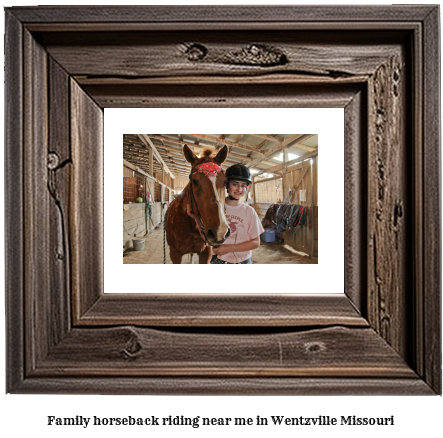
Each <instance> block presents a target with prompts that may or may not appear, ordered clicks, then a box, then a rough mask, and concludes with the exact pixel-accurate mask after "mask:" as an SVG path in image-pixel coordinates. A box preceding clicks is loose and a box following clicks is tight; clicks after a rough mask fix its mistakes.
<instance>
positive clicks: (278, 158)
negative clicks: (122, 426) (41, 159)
mask: <svg viewBox="0 0 443 438" xmlns="http://www.w3.org/2000/svg"><path fill="white" fill-rule="evenodd" d="M185 144H187V145H188V146H189V147H190V148H191V150H193V152H194V153H195V154H196V155H201V154H202V153H203V151H204V150H205V149H210V150H212V151H213V153H214V154H216V153H217V151H218V150H219V149H221V148H222V147H223V146H224V145H226V146H227V147H228V149H229V153H228V157H227V159H226V161H225V162H224V163H223V164H222V168H223V169H224V170H225V169H226V168H228V167H229V166H232V165H233V164H236V163H241V164H244V165H245V166H247V167H248V168H249V169H250V171H251V174H252V179H253V183H252V186H251V187H250V189H249V191H248V193H247V194H246V196H245V198H244V199H243V202H247V203H248V204H249V205H250V206H251V207H253V208H254V209H255V211H256V212H257V214H258V216H259V218H260V219H261V220H262V223H264V226H265V233H263V235H262V236H261V244H260V247H259V248H258V249H256V250H254V251H253V252H252V263H253V264H315V263H318V196H317V192H318V171H317V169H318V135H316V134H125V135H124V136H123V263H125V264H162V263H166V264H168V263H171V260H170V258H169V248H168V246H167V242H166V239H164V220H165V214H166V211H167V209H168V206H169V204H170V203H171V202H172V201H173V200H174V198H175V197H176V196H178V195H179V194H180V193H181V191H182V190H183V189H184V188H185V186H186V185H187V184H188V182H189V173H190V171H191V166H190V164H189V163H188V162H187V161H186V159H185V158H184V156H183V153H182V148H183V145H185ZM289 206H294V207H289ZM299 207H304V208H300V211H304V216H303V220H302V221H301V222H300V221H299V222H300V223H298V224H295V223H292V222H291V219H293V218H291V217H290V215H289V214H287V217H286V218H285V217H284V211H289V210H293V209H294V208H299ZM297 211H298V210H297ZM267 213H268V214H267ZM265 216H266V218H265ZM266 219H267V220H266ZM269 219H271V220H269ZM288 221H289V222H288ZM286 222H287V223H286ZM183 263H198V257H195V256H191V255H188V256H185V257H184V258H183Z"/></svg>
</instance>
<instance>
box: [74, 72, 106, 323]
mask: <svg viewBox="0 0 443 438" xmlns="http://www.w3.org/2000/svg"><path fill="white" fill-rule="evenodd" d="M70 90H71V95H70V97H71V100H70V111H71V119H70V120H71V129H70V133H71V159H72V163H73V164H72V165H73V172H74V175H73V180H72V181H73V182H72V185H71V194H70V202H71V205H70V213H71V216H70V230H69V233H70V239H71V241H70V245H71V255H72V269H71V282H72V283H71V284H72V299H73V302H72V304H73V318H74V319H78V318H79V315H81V314H82V313H84V312H85V311H86V309H89V308H90V307H91V306H92V305H93V304H94V303H95V302H96V300H97V299H98V298H99V297H100V296H101V295H102V294H103V275H104V274H103V219H104V218H103V208H104V207H103V153H104V151H103V110H102V109H101V108H99V107H98V106H97V105H96V104H95V103H94V102H93V101H92V100H91V98H90V97H89V96H88V95H86V94H85V92H84V91H83V90H82V89H81V88H80V87H79V86H78V85H77V84H76V83H75V82H74V81H72V79H71V84H70ZM91 219H92V220H91Z"/></svg>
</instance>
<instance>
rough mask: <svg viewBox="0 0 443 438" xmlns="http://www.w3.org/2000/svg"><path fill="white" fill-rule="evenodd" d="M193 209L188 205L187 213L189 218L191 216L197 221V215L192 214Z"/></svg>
mask: <svg viewBox="0 0 443 438" xmlns="http://www.w3.org/2000/svg"><path fill="white" fill-rule="evenodd" d="M191 208H192V207H191V204H187V205H186V213H188V216H191V217H192V218H193V219H195V220H197V219H198V217H197V215H196V214H194V213H193V212H192V210H191Z"/></svg>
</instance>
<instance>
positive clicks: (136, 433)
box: [0, 0, 443, 438]
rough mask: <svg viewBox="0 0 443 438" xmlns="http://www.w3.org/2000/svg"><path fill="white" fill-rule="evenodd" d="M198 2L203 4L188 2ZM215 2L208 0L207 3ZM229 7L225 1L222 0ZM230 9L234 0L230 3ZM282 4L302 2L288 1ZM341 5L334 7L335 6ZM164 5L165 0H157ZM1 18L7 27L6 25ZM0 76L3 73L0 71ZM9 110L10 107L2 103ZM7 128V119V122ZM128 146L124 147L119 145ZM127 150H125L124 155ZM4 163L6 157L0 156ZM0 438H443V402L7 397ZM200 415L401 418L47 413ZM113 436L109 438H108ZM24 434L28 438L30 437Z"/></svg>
mask: <svg viewBox="0 0 443 438" xmlns="http://www.w3.org/2000/svg"><path fill="white" fill-rule="evenodd" d="M50 3H53V4H61V3H62V2H60V1H57V2H49V1H45V4H50ZM94 3H95V4H112V3H113V2H112V1H109V0H107V1H95V2H94ZM187 3H188V4H189V3H192V4H198V2H187ZM205 3H208V2H202V4H205ZM218 3H219V4H222V3H223V2H218ZM225 3H227V4H229V3H231V4H232V2H225ZM258 3H264V4H266V3H271V2H270V1H267V2H262V1H260V0H252V1H247V0H243V1H242V2H241V4H258ZM278 3H279V4H297V2H294V1H292V2H285V1H284V0H280V1H279V2H278ZM309 3H311V4H327V3H328V2H324V1H323V2H321V1H319V2H309V1H307V0H304V1H302V2H300V4H309ZM331 3H334V2H331ZM336 3H340V4H351V5H352V4H356V3H357V1H356V0H354V1H346V0H340V1H339V2H336ZM364 3H365V4H370V3H372V4H389V2H382V1H375V2H374V1H369V0H366V1H365V2H364ZM31 4H32V3H30V2H23V1H22V2H20V1H14V2H12V1H11V2H10V3H4V5H5V6H6V5H14V6H18V5H31ZM131 4H148V3H147V2H137V1H133V2H131ZM156 4H164V2H156ZM3 22H4V21H3V20H1V24H0V25H1V26H3ZM0 74H3V71H2V69H0ZM1 107H2V108H3V105H2V106H1ZM0 123H2V124H3V118H1V119H0ZM120 145H121V143H120ZM120 147H121V146H119V150H121V149H120ZM0 160H3V154H0ZM2 164H3V163H0V172H3V165H2ZM3 181H4V179H3V175H0V190H1V193H0V195H2V199H3V198H4V197H3ZM0 215H1V216H0V219H1V223H2V224H3V220H4V212H3V209H1V210H0ZM3 239H4V233H0V244H3ZM0 275H1V279H0V280H1V284H4V264H3V263H1V264H0ZM0 303H1V304H0V305H1V306H2V308H1V311H0V327H1V330H4V322H5V321H4V308H3V306H4V300H0ZM0 354H1V356H2V357H3V358H4V357H5V350H4V336H3V335H2V336H0ZM0 367H1V368H0V393H1V392H2V391H4V387H5V385H4V360H2V361H0ZM0 403H1V406H0V416H1V417H0V433H1V434H2V436H5V437H13V436H22V434H26V435H29V434H32V436H37V437H40V436H42V437H43V436H44V437H48V438H50V437H57V438H58V437H60V436H63V437H65V438H70V437H75V438H79V437H81V436H90V437H92V436H93V437H97V436H102V435H103V436H106V437H107V438H112V437H121V436H122V435H123V434H128V435H129V434H131V436H132V437H147V436H154V437H167V436H170V435H171V436H172V434H174V435H175V434H179V435H180V436H181V437H194V436H201V437H203V436H204V437H206V436H208V434H209V433H210V434H211V436H213V437H223V438H224V437H225V436H226V435H228V434H229V435H230V436H243V435H246V434H254V436H256V437H257V438H259V437H266V438H268V437H269V435H270V434H272V435H276V434H278V436H280V437H291V438H293V437H294V436H300V437H304V436H308V434H309V436H312V437H320V436H325V435H326V436H328V437H340V438H345V437H350V438H351V437H352V438H355V436H359V437H361V438H365V437H370V438H373V437H374V434H377V435H378V436H380V437H383V438H388V437H389V438H391V437H392V436H401V437H410V436H439V435H441V432H442V421H441V413H442V412H443V403H442V398H441V397H406V396H405V397H296V396H292V397H240V396H237V397H191V396H176V397H170V396H169V397H153V396H65V395H51V396H49V395H0ZM182 414H183V415H189V416H195V415H201V416H213V417H217V416H228V417H236V416H243V417H249V416H250V417H254V418H255V416H256V415H261V416H270V415H286V416H299V415H304V416H312V415H319V414H322V415H330V416H340V415H354V414H355V415H359V416H389V415H391V414H394V415H395V419H396V424H395V426H394V427H393V428H392V427H389V428H377V429H374V428H372V427H335V428H333V427H328V428H324V427H319V428H312V427H311V428H307V427H303V428H300V427H296V428H294V427H280V428H270V427H268V428H257V427H255V428H248V429H247V430H245V429H244V428H229V429H227V428H224V427H219V428H217V427H213V428H211V429H207V428H200V429H192V428H190V427H184V428H176V427H174V428H170V429H151V428H130V429H127V428H125V429H122V428H117V427H115V428H110V427H107V428H104V429H102V430H101V431H100V430H98V429H96V428H88V429H81V428H79V427H63V428H61V427H57V428H56V427H48V426H46V425H45V423H46V416H47V415H58V416H62V417H64V416H66V417H67V416H75V415H83V416H88V417H91V416H93V415H97V416H108V417H109V416H128V415H132V416H143V417H144V416H148V415H156V416H168V415H173V416H174V415H182ZM105 434H106V435H105ZM26 435H24V436H26Z"/></svg>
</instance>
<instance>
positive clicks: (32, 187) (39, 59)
mask: <svg viewBox="0 0 443 438" xmlns="http://www.w3.org/2000/svg"><path fill="white" fill-rule="evenodd" d="M23 44H24V49H23V51H24V55H25V56H24V85H23V88H24V90H23V96H24V105H23V106H24V118H25V119H28V120H35V119H36V118H37V117H38V118H40V120H41V122H42V123H28V124H25V126H24V130H23V136H24V138H23V150H24V151H26V153H25V154H24V156H23V161H24V173H23V181H24V199H23V206H24V209H25V215H24V218H25V219H24V223H23V225H24V230H23V231H24V235H25V236H26V239H25V241H24V249H25V251H24V262H25V271H24V278H25V279H26V280H25V287H26V289H27V290H29V291H32V293H31V294H26V299H25V302H24V306H25V307H24V312H25V320H26V321H27V323H26V325H25V326H26V333H25V339H26V341H25V342H26V347H27V348H26V352H27V356H26V366H27V368H28V371H29V370H32V369H34V368H35V367H36V363H37V362H38V361H39V360H41V359H43V358H44V357H45V356H46V355H47V353H48V351H49V350H50V348H51V347H52V346H53V345H54V341H55V340H54V339H53V337H52V335H53V331H52V327H51V326H50V324H48V321H50V320H51V318H52V311H53V309H52V301H51V278H50V275H49V270H50V269H48V268H49V266H51V264H52V260H51V255H52V254H51V251H50V247H49V236H50V232H49V227H48V225H49V220H50V219H49V209H50V203H51V199H50V195H49V191H48V179H47V159H48V156H47V148H48V145H47V137H48V131H47V121H48V110H47V107H48V90H47V82H46V81H42V79H44V78H46V77H47V72H48V70H47V56H46V52H45V50H44V48H43V47H42V46H41V45H40V44H38V43H37V42H36V41H35V40H34V39H33V38H32V36H31V35H30V33H29V32H26V31H25V32H24V35H23ZM53 292H54V293H56V294H58V293H59V291H57V290H54V291H53ZM36 327H39V328H38V329H36Z"/></svg>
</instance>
